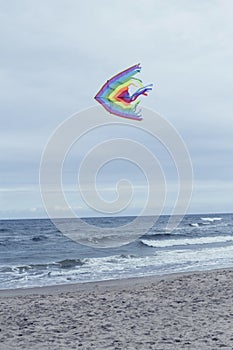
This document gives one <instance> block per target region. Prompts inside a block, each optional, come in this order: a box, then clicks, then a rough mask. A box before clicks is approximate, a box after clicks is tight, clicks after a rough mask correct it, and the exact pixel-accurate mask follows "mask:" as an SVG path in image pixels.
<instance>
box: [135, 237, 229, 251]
mask: <svg viewBox="0 0 233 350" xmlns="http://www.w3.org/2000/svg"><path fill="white" fill-rule="evenodd" d="M231 241H233V236H216V237H196V238H183V239H167V240H164V241H156V240H149V239H141V242H142V243H143V244H145V245H147V246H149V247H154V248H164V247H172V246H181V245H185V246H187V245H193V244H210V243H224V242H231Z"/></svg>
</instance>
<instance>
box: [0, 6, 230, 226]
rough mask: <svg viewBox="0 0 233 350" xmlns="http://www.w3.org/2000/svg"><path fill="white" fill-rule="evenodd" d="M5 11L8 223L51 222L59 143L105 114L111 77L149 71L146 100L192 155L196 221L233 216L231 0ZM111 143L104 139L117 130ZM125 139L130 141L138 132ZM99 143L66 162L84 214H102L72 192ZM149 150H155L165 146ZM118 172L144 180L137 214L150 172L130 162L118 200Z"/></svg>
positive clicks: (1, 102)
mask: <svg viewBox="0 0 233 350" xmlns="http://www.w3.org/2000/svg"><path fill="white" fill-rule="evenodd" d="M0 8H1V11H0V42H1V55H0V85H1V94H0V118H1V129H0V149H1V152H0V164H1V173H0V180H1V182H0V218H3V219H7V218H31V217H46V213H45V211H44V208H43V203H42V200H41V195H40V187H39V171H40V160H41V156H42V152H43V150H44V148H45V145H46V144H47V142H48V139H49V137H50V135H51V134H52V133H53V132H54V130H55V129H56V128H57V127H58V125H60V124H61V123H62V122H64V121H65V120H66V119H67V118H68V117H69V116H71V115H73V114H74V113H77V112H79V111H82V110H85V109H86V108H89V107H91V106H94V105H95V104H96V102H95V100H94V99H93V97H94V96H95V94H96V92H97V91H98V90H99V88H100V87H101V85H102V84H103V83H104V82H105V81H106V80H107V79H108V78H109V77H111V76H112V75H114V74H116V73H117V72H119V71H121V70H123V69H125V68H127V67H129V66H131V65H133V64H136V63H139V62H140V63H141V65H142V67H143V68H142V72H141V75H140V78H141V79H142V80H143V82H145V83H154V88H153V91H152V92H151V93H150V94H149V96H148V97H147V98H146V99H144V100H143V101H142V102H141V103H142V104H143V106H146V107H149V108H151V109H153V110H154V111H157V112H158V113H159V114H161V115H162V116H164V117H165V118H166V119H167V120H168V121H169V122H170V123H171V124H172V125H173V126H174V127H175V128H176V130H177V131H178V132H179V134H180V135H181V137H182V139H183V140H184V142H185V144H186V146H187V148H188V150H189V153H190V156H191V160H192V164H193V173H194V188H193V195H192V200H191V203H190V207H189V212H190V213H206V212H209V213H218V212H232V193H233V180H232V179H233V161H232V154H233V141H232V130H233V118H232V117H233V99H232V97H231V94H232V91H233V69H232V62H233V45H232V37H233V22H232V15H233V2H232V1H231V0H211V1H208V0H204V1H201V0H198V1H194V0H193V1H192V0H190V1H185V0H177V1H175V0H167V1H162V0H147V1H144V0H138V1H133V0H128V1H123V0H118V1H117V2H109V1H106V0H102V1H99V2H97V1H91V0H86V1H75V0H56V1H55V0H50V1H45V0H41V1H39V2H33V1H29V0H21V1H14V0H10V1H7V2H6V1H3V0H0ZM109 118H110V116H109ZM109 120H111V119H109ZM101 133H102V134H103V135H102V134H101ZM100 134H101V135H102V136H101V137H103V138H102V140H104V138H105V137H106V135H109V134H111V135H112V136H114V135H115V132H114V131H113V130H111V131H110V132H109V130H107V131H105V130H102V131H101V132H100ZM129 134H130V136H131V137H133V138H134V137H136V138H139V139H140V137H141V138H142V139H143V137H144V136H143V135H142V136H140V133H136V134H134V133H133V132H131V131H129ZM121 135H123V137H128V134H127V131H126V130H125V131H124V130H121ZM98 137H99V136H98V135H93V136H90V137H89V138H88V137H87V139H86V140H84V141H83V144H81V145H76V146H75V147H73V149H72V152H71V154H70V155H69V156H68V158H67V161H66V163H67V171H65V175H64V181H65V183H66V186H67V188H69V191H68V192H69V194H67V196H68V197H69V196H70V201H71V203H72V205H73V206H74V207H76V208H78V209H77V210H79V214H80V215H81V216H86V215H91V214H90V211H89V209H88V208H87V207H86V206H85V205H83V203H82V201H81V198H79V197H78V196H76V195H77V193H73V190H72V189H73V188H74V185H75V181H76V180H75V176H76V175H77V174H76V172H77V164H78V162H81V160H82V159H83V157H85V154H86V153H85V152H87V149H88V145H89V146H90V145H92V146H93V142H95V140H97V139H98ZM145 142H146V143H147V144H148V145H150V146H151V147H152V149H153V147H155V143H154V140H150V139H147V140H146V141H145ZM156 144H157V143H156ZM154 152H155V153H156V152H157V153H158V154H159V157H160V162H161V163H162V166H163V167H164V169H165V170H164V171H165V175H166V177H167V183H168V194H167V202H166V208H165V212H166V210H170V209H171V207H172V199H171V198H172V197H173V192H174V191H175V190H174V188H173V187H174V186H173V185H174V183H175V182H174V183H173V180H174V178H175V177H174V176H173V175H172V173H173V172H174V169H173V170H172V169H170V167H169V157H168V156H167V155H165V153H164V151H163V150H160V146H159V145H158V147H155V149H154ZM74 159H76V160H75V162H76V163H75V166H74ZM117 162H118V163H117ZM114 165H115V167H114ZM70 174H72V176H71V175H70ZM118 175H119V177H120V178H121V177H122V176H123V177H125V176H126V175H127V176H129V178H132V177H133V180H134V184H133V186H134V188H135V191H136V192H135V193H136V198H135V203H134V204H132V207H130V208H129V211H128V212H127V213H126V214H134V213H135V212H134V209H133V208H136V209H137V210H138V209H140V207H141V205H142V204H141V201H143V200H144V197H145V196H144V194H145V191H144V189H145V188H144V182H143V181H144V179H143V175H142V174H140V173H138V172H137V171H136V170H135V168H134V165H132V164H130V163H129V162H128V164H126V163H125V162H124V161H123V160H122V161H120V160H118V161H116V162H115V163H114V162H113V163H112V164H110V165H109V167H108V168H106V167H105V168H104V169H103V173H102V178H101V180H100V188H101V191H102V192H103V193H102V194H103V196H107V197H106V198H107V199H108V200H109V198H110V199H112V197H111V193H113V194H114V193H115V192H114V191H115V190H114V188H115V183H116V181H117V180H118ZM169 186H170V187H169ZM114 195H115V194H114ZM108 196H110V197H108ZM170 197H171V198H170ZM113 198H114V196H113ZM170 199H171V200H170ZM169 208H170V209H169ZM136 209H135V210H136Z"/></svg>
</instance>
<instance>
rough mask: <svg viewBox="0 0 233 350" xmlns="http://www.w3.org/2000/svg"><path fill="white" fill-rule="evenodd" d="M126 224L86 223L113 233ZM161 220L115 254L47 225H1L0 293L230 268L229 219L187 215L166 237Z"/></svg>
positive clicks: (232, 218)
mask: <svg viewBox="0 0 233 350" xmlns="http://www.w3.org/2000/svg"><path fill="white" fill-rule="evenodd" d="M132 219H133V218H123V217H119V218H116V217H114V218H109V217H108V218H90V219H88V220H89V223H91V225H93V227H95V226H98V227H105V226H106V225H107V226H108V227H115V228H116V229H117V227H118V226H121V225H122V224H125V223H127V221H130V220H132ZM167 219H168V218H167V217H166V216H161V217H160V219H159V220H158V222H157V223H156V225H154V227H152V228H151V229H150V230H149V232H147V233H146V234H144V235H143V236H141V237H139V238H137V239H136V240H135V241H133V242H131V243H129V244H126V245H123V246H120V247H117V248H95V246H94V243H93V246H85V245H82V244H79V243H76V242H74V241H72V240H70V239H69V238H68V237H66V236H64V235H63V234H62V233H61V232H59V231H58V230H57V228H56V227H55V226H54V225H53V224H52V222H51V221H50V220H47V219H44V220H39V219H38V220H2V221H0V289H6V288H22V287H23V288H26V287H33V286H47V285H55V284H64V283H66V284H67V283H77V282H80V283H81V282H87V281H100V280H107V279H118V278H127V277H135V276H136V277H139V276H150V275H163V274H169V273H175V272H184V271H194V270H195V271H196V270H209V269H215V268H223V267H233V214H221V215H219V214H215V215H209V214H208V215H203V214H202V215H187V216H185V217H184V218H183V221H182V222H181V224H180V225H179V227H177V229H175V230H174V231H173V232H172V233H168V232H167V231H166V230H165V227H166V222H167ZM143 220H147V218H143ZM125 234H126V235H127V232H125Z"/></svg>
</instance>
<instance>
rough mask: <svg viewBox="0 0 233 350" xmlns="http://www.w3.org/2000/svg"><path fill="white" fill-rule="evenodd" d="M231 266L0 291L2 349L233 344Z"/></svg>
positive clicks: (157, 349)
mask: <svg viewBox="0 0 233 350" xmlns="http://www.w3.org/2000/svg"><path fill="white" fill-rule="evenodd" d="M232 329H233V270H232V269H221V270H212V271H205V272H193V273H183V274H171V275H167V276H153V277H144V278H131V279H130V278H129V279H121V280H109V281H102V282H92V283H80V284H73V285H61V286H50V287H38V288H31V289H30V288H26V289H14V290H13V289H12V290H2V291H0V349H1V350H8V349H12V350H13V349H27V350H29V349H51V350H53V349H54V350H55V349H119V350H122V349H131V350H136V349H140V350H142V349H143V350H144V349H145V350H146V349H155V350H163V349H164V350H168V349H192V350H195V349H198V350H205V349H209V350H215V349H216V350H217V349H227V350H232V349H233V331H232Z"/></svg>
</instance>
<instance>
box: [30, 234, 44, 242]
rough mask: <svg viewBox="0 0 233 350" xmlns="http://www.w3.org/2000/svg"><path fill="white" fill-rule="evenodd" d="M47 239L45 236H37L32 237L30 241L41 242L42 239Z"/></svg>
mask: <svg viewBox="0 0 233 350" xmlns="http://www.w3.org/2000/svg"><path fill="white" fill-rule="evenodd" d="M47 238H48V237H46V236H43V235H39V236H35V237H32V241H33V242H40V241H43V240H44V239H47Z"/></svg>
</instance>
